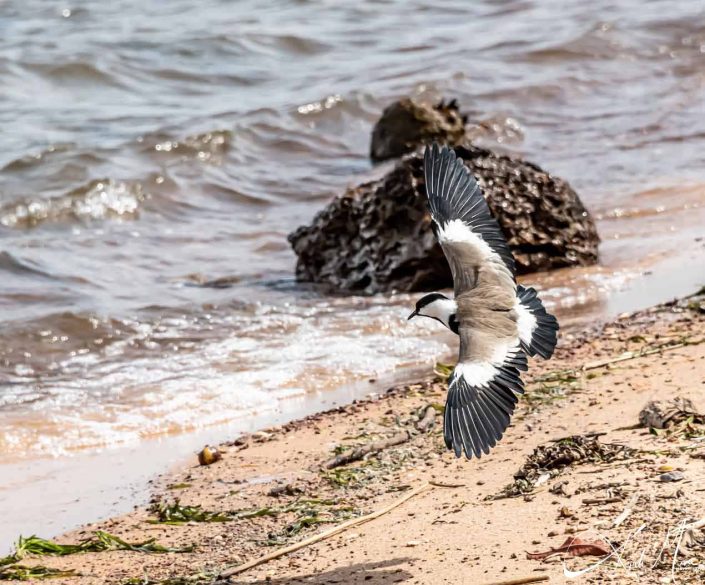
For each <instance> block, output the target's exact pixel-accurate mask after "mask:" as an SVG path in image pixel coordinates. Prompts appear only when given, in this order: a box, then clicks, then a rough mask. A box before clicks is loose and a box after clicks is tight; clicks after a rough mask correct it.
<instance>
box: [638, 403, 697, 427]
mask: <svg viewBox="0 0 705 585" xmlns="http://www.w3.org/2000/svg"><path fill="white" fill-rule="evenodd" d="M684 422H690V423H695V424H705V414H702V413H700V412H698V410H697V409H696V408H695V404H693V401H692V400H690V399H688V398H684V397H682V396H676V397H675V398H671V399H670V400H651V401H649V402H648V403H647V404H646V406H644V408H642V409H641V412H640V413H639V423H640V424H641V425H642V426H643V427H646V428H650V429H667V428H669V427H671V426H674V425H678V424H681V423H684Z"/></svg>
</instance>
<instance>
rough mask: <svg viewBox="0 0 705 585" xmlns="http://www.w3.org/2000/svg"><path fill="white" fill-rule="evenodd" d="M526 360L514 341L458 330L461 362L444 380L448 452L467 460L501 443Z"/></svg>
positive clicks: (445, 433) (520, 392)
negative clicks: (446, 379)
mask: <svg viewBox="0 0 705 585" xmlns="http://www.w3.org/2000/svg"><path fill="white" fill-rule="evenodd" d="M526 369H527V363H526V354H525V353H524V352H523V350H522V349H521V346H520V344H519V338H518V337H498V336H496V335H494V334H493V333H491V332H490V331H488V330H484V331H483V330H477V329H472V328H470V327H461V329H460V359H459V361H458V364H457V365H456V366H455V369H454V370H453V373H452V374H451V377H450V378H449V380H448V398H447V400H446V407H445V412H444V419H443V437H444V439H445V443H446V446H447V447H448V448H449V449H452V450H453V451H454V452H455V455H456V457H460V456H461V454H462V452H463V451H465V456H466V457H467V458H468V459H470V458H472V457H473V455H474V456H475V457H481V456H482V453H485V454H487V453H489V451H490V448H492V447H494V446H495V445H496V444H497V442H498V441H499V440H500V439H501V438H502V435H503V434H504V431H505V430H506V428H507V427H508V426H509V421H510V418H511V416H512V414H513V413H514V407H515V405H516V403H517V395H519V394H523V393H524V385H523V383H522V381H521V378H520V373H521V372H522V371H526Z"/></svg>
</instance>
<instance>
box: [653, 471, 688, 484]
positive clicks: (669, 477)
mask: <svg viewBox="0 0 705 585" xmlns="http://www.w3.org/2000/svg"><path fill="white" fill-rule="evenodd" d="M684 479H685V475H683V473H682V472H680V471H669V472H668V473H662V474H661V475H659V476H658V480H659V481H663V482H672V481H682V480H684Z"/></svg>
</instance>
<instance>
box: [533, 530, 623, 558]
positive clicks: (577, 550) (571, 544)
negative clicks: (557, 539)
mask: <svg viewBox="0 0 705 585" xmlns="http://www.w3.org/2000/svg"><path fill="white" fill-rule="evenodd" d="M611 552H612V550H611V548H610V545H609V544H608V543H606V542H604V541H603V540H600V539H596V540H583V539H582V538H577V537H575V536H570V537H568V538H566V540H565V542H564V543H563V544H562V545H561V546H559V547H557V548H551V549H549V550H547V551H545V552H534V553H530V552H527V553H526V558H527V559H529V560H530V561H545V560H546V559H549V558H551V557H554V556H557V555H562V554H565V555H567V556H570V557H585V556H595V557H604V556H607V555H609V554H611Z"/></svg>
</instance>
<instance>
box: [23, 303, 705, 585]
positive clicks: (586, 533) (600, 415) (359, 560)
mask: <svg viewBox="0 0 705 585" xmlns="http://www.w3.org/2000/svg"><path fill="white" fill-rule="evenodd" d="M704 336H705V314H704V313H703V299H702V298H701V297H699V298H691V299H688V300H685V301H682V302H680V303H676V304H669V305H668V306H659V307H656V308H654V309H651V310H646V311H641V312H638V313H634V314H630V315H623V316H621V317H620V318H618V319H616V320H615V321H613V322H611V323H609V324H607V325H604V326H600V327H594V328H592V329H591V330H589V331H587V332H585V333H582V334H573V335H570V334H569V335H566V336H564V338H563V340H562V345H561V347H560V348H559V349H558V351H557V354H556V356H555V358H554V360H552V361H550V362H545V363H534V364H532V368H531V372H530V375H529V376H528V378H527V387H528V392H527V395H526V397H525V398H524V399H523V400H522V407H521V409H520V410H519V412H518V413H517V415H516V417H515V419H514V422H513V424H512V426H511V427H510V428H509V430H508V431H507V434H506V436H505V438H504V439H503V441H502V442H501V443H500V445H498V447H497V448H496V449H495V450H493V452H492V453H491V454H490V456H488V457H483V458H482V459H481V460H479V461H478V460H473V461H470V462H468V461H465V460H456V459H455V458H454V457H453V456H452V454H450V453H448V452H446V450H445V447H444V445H443V442H442V436H441V434H440V421H439V420H436V424H435V425H434V426H433V427H431V428H430V430H419V427H418V424H419V420H420V419H423V418H424V415H425V414H427V413H428V408H427V407H428V406H429V405H433V404H435V403H441V402H442V401H443V399H444V395H445V392H444V384H443V383H442V382H439V381H437V380H433V379H428V380H423V381H420V382H418V383H413V384H407V385H403V386H397V387H394V388H392V389H390V391H389V392H387V393H385V394H384V395H383V396H381V397H378V398H369V399H366V400H362V401H358V402H356V403H354V404H352V405H349V406H345V407H340V408H337V409H335V410H333V411H330V412H326V413H323V414H317V415H313V416H310V417H307V418H305V419H302V420H299V421H297V422H293V423H289V424H285V425H283V426H280V427H274V428H270V429H266V430H265V431H261V432H258V433H254V434H251V435H249V436H246V437H244V438H241V439H239V440H237V441H236V442H234V443H229V444H224V445H222V446H221V448H222V450H223V451H224V457H223V460H222V461H219V462H217V463H215V464H213V465H211V466H208V467H200V466H198V465H197V464H196V462H195V459H194V460H192V461H191V462H190V463H189V464H187V465H185V466H184V467H182V468H181V469H178V470H177V471H175V472H174V473H170V474H167V475H164V476H162V477H160V478H159V479H158V480H157V481H156V482H155V484H154V487H153V498H152V506H153V507H152V508H151V509H150V508H148V507H138V508H136V509H135V510H134V511H133V512H131V513H129V514H126V515H123V516H118V517H115V518H112V519H110V520H108V521H105V522H100V523H96V524H90V525H86V526H84V527H82V528H81V529H79V530H77V531H74V532H72V533H69V534H66V535H64V536H62V537H61V538H59V539H58V540H59V541H60V542H76V541H77V540H79V539H82V538H86V537H88V536H90V535H91V534H92V533H93V532H94V531H95V530H98V529H100V530H107V531H109V532H110V533H112V534H115V535H118V536H120V537H121V538H124V539H125V540H127V541H129V542H137V541H144V540H145V539H147V538H156V539H157V541H158V542H159V543H160V544H163V545H166V546H170V547H190V546H191V545H195V546H196V550H195V551H194V552H185V553H169V554H162V555H160V554H144V553H139V552H119V551H117V552H116V551H111V552H102V553H88V554H82V555H71V556H67V557H61V558H54V557H43V558H28V559H26V560H25V561H24V563H25V564H27V565H31V564H42V565H45V566H48V567H54V568H61V569H69V570H74V571H76V573H77V575H76V576H73V577H70V578H62V579H58V580H57V581H55V582H57V583H67V584H68V583H71V584H74V583H75V584H94V583H95V584H98V583H125V582H126V580H127V579H134V580H133V581H129V582H131V583H159V582H160V580H164V579H168V578H174V577H177V576H178V577H184V578H185V577H189V578H191V580H190V581H178V582H189V583H210V582H213V581H214V580H215V578H216V576H217V575H219V574H220V575H222V574H223V572H224V571H227V570H228V569H229V568H232V567H236V566H238V565H240V564H242V563H244V562H247V561H249V560H251V559H253V558H256V557H259V556H261V555H265V554H268V553H271V552H273V551H276V550H278V549H279V548H281V547H285V546H287V545H290V544H292V543H295V542H297V541H300V540H302V539H304V538H307V537H310V536H311V535H314V534H316V533H319V532H323V531H326V530H328V529H330V528H331V527H332V526H335V525H338V524H341V523H343V522H346V521H348V520H350V519H352V518H355V517H358V516H361V515H364V514H369V513H372V512H374V511H377V510H381V509H383V508H385V507H386V506H389V505H391V504H393V503H395V502H397V501H399V500H401V499H403V498H406V497H407V496H409V495H410V494H413V497H411V498H410V499H408V501H406V502H404V503H402V504H401V505H399V506H397V507H395V508H394V509H392V510H390V511H389V512H388V513H385V514H383V515H381V516H379V517H377V518H375V519H373V520H371V521H369V522H367V523H365V524H361V525H358V526H354V527H352V528H350V529H349V530H346V531H344V532H342V533H340V534H338V535H336V536H334V537H332V538H329V539H326V540H323V541H321V542H318V543H316V544H312V545H310V546H307V547H304V548H302V549H301V550H299V551H296V552H294V553H292V554H289V555H286V556H283V557H281V558H278V559H276V560H273V561H271V562H269V563H266V564H262V565H260V566H257V567H255V568H253V569H250V570H248V571H245V572H243V573H240V574H238V575H235V576H233V577H232V578H231V582H233V583H263V584H264V583H282V584H284V583H358V582H359V583H380V584H381V583H400V582H408V583H424V584H425V583H428V584H435V583H473V584H476V583H477V584H482V583H496V582H501V581H503V580H510V579H514V578H523V577H528V576H539V575H547V576H548V578H549V579H550V582H551V583H563V582H567V581H566V578H565V577H564V572H563V571H564V568H563V564H562V563H561V562H560V561H558V562H556V561H555V560H554V561H553V562H547V563H542V562H540V561H537V560H528V559H527V558H526V554H525V552H526V551H541V550H548V549H549V548H551V547H555V546H559V545H560V544H562V543H563V541H564V540H565V539H566V538H567V537H568V536H572V535H575V536H579V537H580V538H583V539H586V540H589V539H595V538H607V539H609V540H610V541H611V542H613V543H617V546H622V547H623V548H621V549H620V556H619V559H617V558H613V559H610V560H608V561H606V562H605V563H604V564H602V565H600V566H599V567H597V568H595V569H593V570H590V571H589V572H588V573H587V574H586V575H585V576H584V577H583V578H582V579H583V580H582V581H581V582H589V583H603V582H605V581H607V580H609V581H611V582H615V583H622V582H624V583H627V582H635V583H647V584H648V583H665V582H667V581H665V579H667V578H668V579H671V578H672V577H673V575H672V571H673V574H674V575H675V576H676V577H677V579H678V582H679V583H691V582H692V583H696V582H698V583H699V582H701V579H702V573H703V566H704V565H705V555H704V554H703V548H702V545H699V544H698V543H697V541H690V540H689V538H690V537H688V538H684V539H682V540H681V539H676V541H673V540H672V539H671V540H670V541H667V542H666V541H665V539H666V536H667V534H668V531H669V530H672V531H673V529H675V528H677V526H679V524H682V525H685V524H686V523H689V522H693V521H696V520H699V519H701V518H702V517H703V508H702V501H703V492H702V490H703V489H705V464H704V463H703V455H704V454H705V440H703V437H704V436H705V428H703V426H702V425H692V426H691V427H689V428H687V429H685V428H684V429H681V430H680V432H673V433H662V434H660V435H654V434H650V433H649V432H648V430H646V429H644V428H637V427H636V426H635V425H636V423H637V422H638V413H639V411H640V410H641V408H642V407H643V406H644V405H645V403H646V402H647V401H648V400H650V399H663V398H669V397H672V396H675V395H681V396H685V397H688V398H690V399H692V400H693V401H694V402H695V403H696V405H697V406H699V407H700V410H703V408H705V343H703V342H704V341H705V337H704ZM625 352H630V353H625ZM637 353H640V354H643V355H642V356H641V357H634V356H635V355H637ZM618 358H629V359H623V361H619V359H618ZM615 360H617V361H615ZM607 362H608V363H607ZM600 364H602V365H600ZM586 366H587V367H586ZM431 410H433V409H431ZM400 433H409V434H410V439H409V440H405V441H403V442H401V443H400V444H398V445H396V446H393V447H389V448H387V449H384V450H382V451H380V452H379V453H377V454H373V455H370V456H368V457H367V458H366V459H364V460H363V461H358V462H353V463H350V464H348V465H343V466H340V467H336V468H333V469H330V470H326V471H322V469H321V467H322V465H323V464H324V463H325V462H326V461H328V460H329V459H330V458H331V457H333V456H334V455H335V454H336V453H340V452H346V451H348V450H349V449H351V448H354V447H355V446H363V445H367V444H369V443H370V442H372V441H376V440H381V439H384V438H388V437H392V436H395V437H397V436H399V434H400ZM584 433H601V435H600V437H599V441H600V442H601V443H610V444H612V443H613V444H619V445H625V446H628V447H630V448H633V449H635V450H636V451H633V452H631V451H630V452H629V453H628V454H626V455H625V456H623V457H618V458H617V459H615V460H613V461H598V462H592V463H584V464H582V465H571V466H569V467H568V468H567V469H566V470H565V471H564V472H563V473H561V474H560V475H558V476H556V477H552V478H549V479H547V480H546V481H545V482H543V484H542V485H540V486H538V487H536V488H535V490H534V491H533V492H531V493H530V494H528V495H526V496H523V497H513V498H508V499H499V500H486V499H485V498H487V497H488V496H492V495H496V494H497V493H499V492H500V491H501V489H502V488H503V486H506V485H507V484H509V483H511V482H513V474H514V473H515V472H516V471H517V469H518V468H519V467H520V466H521V465H522V463H523V462H524V461H525V460H526V458H527V457H528V456H529V455H530V454H531V453H532V451H533V449H534V448H536V447H539V446H541V445H547V444H551V443H552V442H553V441H554V440H555V439H558V438H561V437H566V436H569V435H574V434H584ZM668 471H680V472H682V474H683V476H684V478H683V479H682V480H681V481H678V482H673V483H671V482H663V481H659V476H660V475H662V474H663V473H664V472H668ZM423 486H428V487H426V489H424V490H422V491H419V492H418V493H417V492H415V491H414V490H417V489H418V488H422V487H423ZM176 498H178V499H179V500H180V505H182V506H183V505H191V506H201V507H202V508H201V509H202V510H203V511H212V512H218V513H220V514H225V515H227V516H228V517H229V518H230V520H229V521H227V522H188V523H186V524H182V525H169V524H153V523H150V519H153V518H155V517H156V515H158V513H159V512H158V510H159V507H160V506H161V507H162V509H164V508H165V507H168V506H170V505H173V503H174V501H175V499H176ZM627 509H629V512H627V511H626V510H627ZM620 519H621V520H620ZM618 520H620V521H619V522H618ZM642 525H644V526H645V528H643V529H641V530H640V527H641V526H642ZM694 536H696V537H698V538H701V537H702V535H699V534H698V533H697V531H696V532H695V533H694ZM664 542H665V544H664ZM677 542H680V545H679V550H678V555H677V557H676V560H675V562H673V554H674V552H675V547H676V544H677ZM661 548H664V549H665V550H666V553H664V554H662V555H661V557H660V559H658V558H657V557H658V555H659V550H661ZM642 553H643V554H642ZM598 560H599V559H598V558H597V557H582V558H575V559H569V560H566V566H567V567H569V568H570V569H571V570H579V569H584V568H588V567H589V566H590V565H592V564H595V563H596V562H597V561H598ZM79 574H80V575H79ZM175 582H177V581H173V580H172V581H170V583H175Z"/></svg>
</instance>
